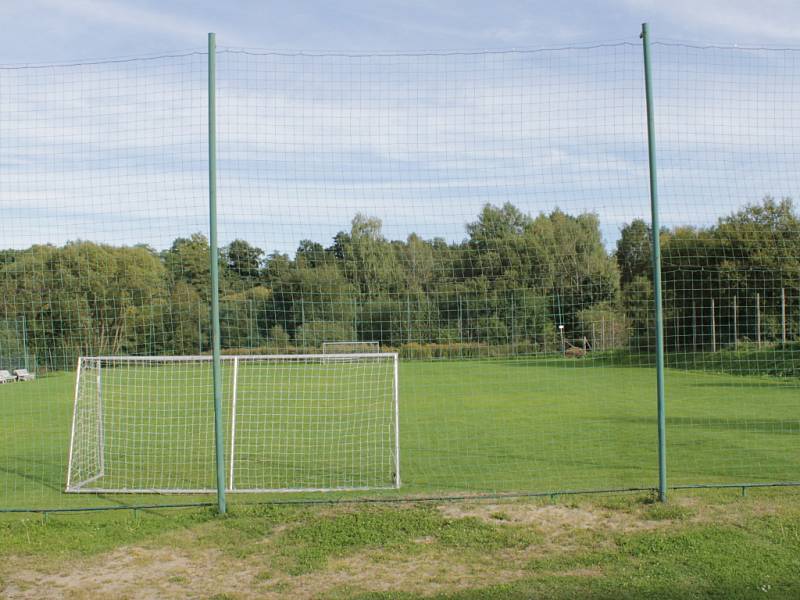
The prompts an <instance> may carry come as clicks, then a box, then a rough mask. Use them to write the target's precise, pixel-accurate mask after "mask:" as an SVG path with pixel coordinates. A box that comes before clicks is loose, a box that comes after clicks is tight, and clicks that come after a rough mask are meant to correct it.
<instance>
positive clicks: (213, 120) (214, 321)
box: [208, 33, 227, 515]
mask: <svg viewBox="0 0 800 600" xmlns="http://www.w3.org/2000/svg"><path fill="white" fill-rule="evenodd" d="M216 54H217V40H216V36H215V35H214V34H213V33H209V34H208V213H209V238H210V239H209V245H210V247H211V248H210V249H211V345H212V371H213V378H214V444H215V450H216V460H217V507H218V509H219V512H220V514H223V515H224V514H225V512H226V510H227V507H226V504H225V453H224V445H223V444H224V440H223V433H222V361H221V359H220V355H221V353H222V352H221V345H220V339H219V338H220V331H219V248H218V246H217V99H216V70H217V61H216Z"/></svg>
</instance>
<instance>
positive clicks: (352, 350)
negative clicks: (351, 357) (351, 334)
mask: <svg viewBox="0 0 800 600" xmlns="http://www.w3.org/2000/svg"><path fill="white" fill-rule="evenodd" d="M380 351H381V345H380V342H322V353H323V354H360V353H378V352H380Z"/></svg>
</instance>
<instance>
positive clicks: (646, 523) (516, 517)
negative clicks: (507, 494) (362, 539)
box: [439, 503, 667, 535]
mask: <svg viewBox="0 0 800 600" xmlns="http://www.w3.org/2000/svg"><path fill="white" fill-rule="evenodd" d="M439 510H440V511H441V513H442V514H443V515H444V516H446V517H448V518H451V519H458V518H465V517H474V518H477V519H480V520H482V521H485V522H487V523H492V524H503V523H506V524H509V525H530V526H533V527H535V528H536V530H537V531H540V532H542V533H544V534H546V535H554V534H557V533H560V532H565V531H570V530H585V531H597V532H605V533H630V532H634V531H649V530H653V529H659V528H661V527H664V526H665V525H666V524H667V523H665V522H664V521H653V520H647V519H642V518H641V517H640V516H638V515H637V514H633V513H628V512H624V511H618V510H610V509H605V508H599V507H571V506H561V505H557V504H554V505H545V506H538V505H531V504H523V503H519V504H443V505H441V506H439Z"/></svg>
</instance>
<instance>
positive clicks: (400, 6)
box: [0, 0, 800, 64]
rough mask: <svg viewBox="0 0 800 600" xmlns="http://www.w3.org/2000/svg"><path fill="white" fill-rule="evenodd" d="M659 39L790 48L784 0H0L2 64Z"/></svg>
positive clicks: (791, 28)
mask: <svg viewBox="0 0 800 600" xmlns="http://www.w3.org/2000/svg"><path fill="white" fill-rule="evenodd" d="M643 21H649V22H650V23H651V25H652V27H653V31H654V35H656V36H658V37H659V38H662V39H665V38H669V39H675V40H678V39H680V40H691V41H705V42H724V43H738V44H757V45H762V44H769V45H773V44H778V45H781V44H788V45H795V46H796V45H800V3H798V2H796V1H794V0H759V1H758V2H754V1H752V0H670V1H669V2H665V1H663V0H612V1H605V2H604V1H592V0H588V1H587V0H572V1H570V2H552V1H551V0H547V1H544V0H537V1H523V0H511V1H509V0H497V1H493V2H486V1H476V0H436V1H435V2H433V1H430V0H427V1H426V0H399V1H396V0H389V1H380V0H377V1H376V0H372V1H366V0H357V1H353V0H335V1H321V0H318V1H308V0H293V1H292V2H286V1H285V0H282V1H277V2H276V1H270V0H228V1H219V0H217V1H215V2H211V1H208V0H183V1H175V0H140V1H135V2H134V1H131V0H127V1H126V0H25V1H15V0H4V1H3V2H1V3H0V22H2V23H3V24H4V36H3V42H2V56H1V57H0V62H2V63H5V64H8V63H29V62H52V61H62V60H68V59H69V60H72V59H86V58H100V57H103V58H105V57H112V56H139V55H142V54H151V53H160V52H164V51H173V50H176V49H181V48H195V47H198V46H203V45H204V43H205V34H206V33H207V32H208V31H215V32H216V33H217V36H218V40H219V44H220V45H224V46H230V47H252V48H270V49H294V50H340V51H345V50H347V51H376V50H388V51H391V50H404V51H409V50H442V49H448V50H452V49H479V48H480V49H483V48H509V47H541V46H549V45H554V44H555V45H558V44H574V43H581V42H594V41H606V40H620V39H633V38H635V37H636V36H637V35H638V33H639V28H640V23H642V22H643Z"/></svg>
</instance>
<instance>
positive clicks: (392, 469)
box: [66, 353, 400, 493]
mask: <svg viewBox="0 0 800 600" xmlns="http://www.w3.org/2000/svg"><path fill="white" fill-rule="evenodd" d="M331 359H334V360H331ZM211 373H212V362H211V357H208V356H183V357H83V358H81V359H80V360H79V363H78V375H77V382H76V386H75V399H74V410H73V420H72V434H71V441H70V451H69V465H68V473H67V485H66V491H67V492H103V493H128V492H138V493H147V492H155V493H203V492H212V491H215V490H216V487H215V481H216V480H215V472H216V470H215V454H214V408H213V382H212V375H211ZM222 376H223V421H224V428H225V435H226V439H225V444H226V455H225V461H226V464H225V469H226V471H225V472H226V474H227V482H226V487H227V489H228V490H229V491H238V492H295V491H296V492H309V491H334V490H342V491H344V490H371V489H388V488H395V487H399V486H400V470H399V465H400V456H399V422H398V408H399V407H398V364H397V354H390V353H377V354H376V353H354V354H326V355H324V356H323V355H320V354H307V355H271V356H270V355H267V356H255V355H248V356H225V357H223V359H222Z"/></svg>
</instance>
